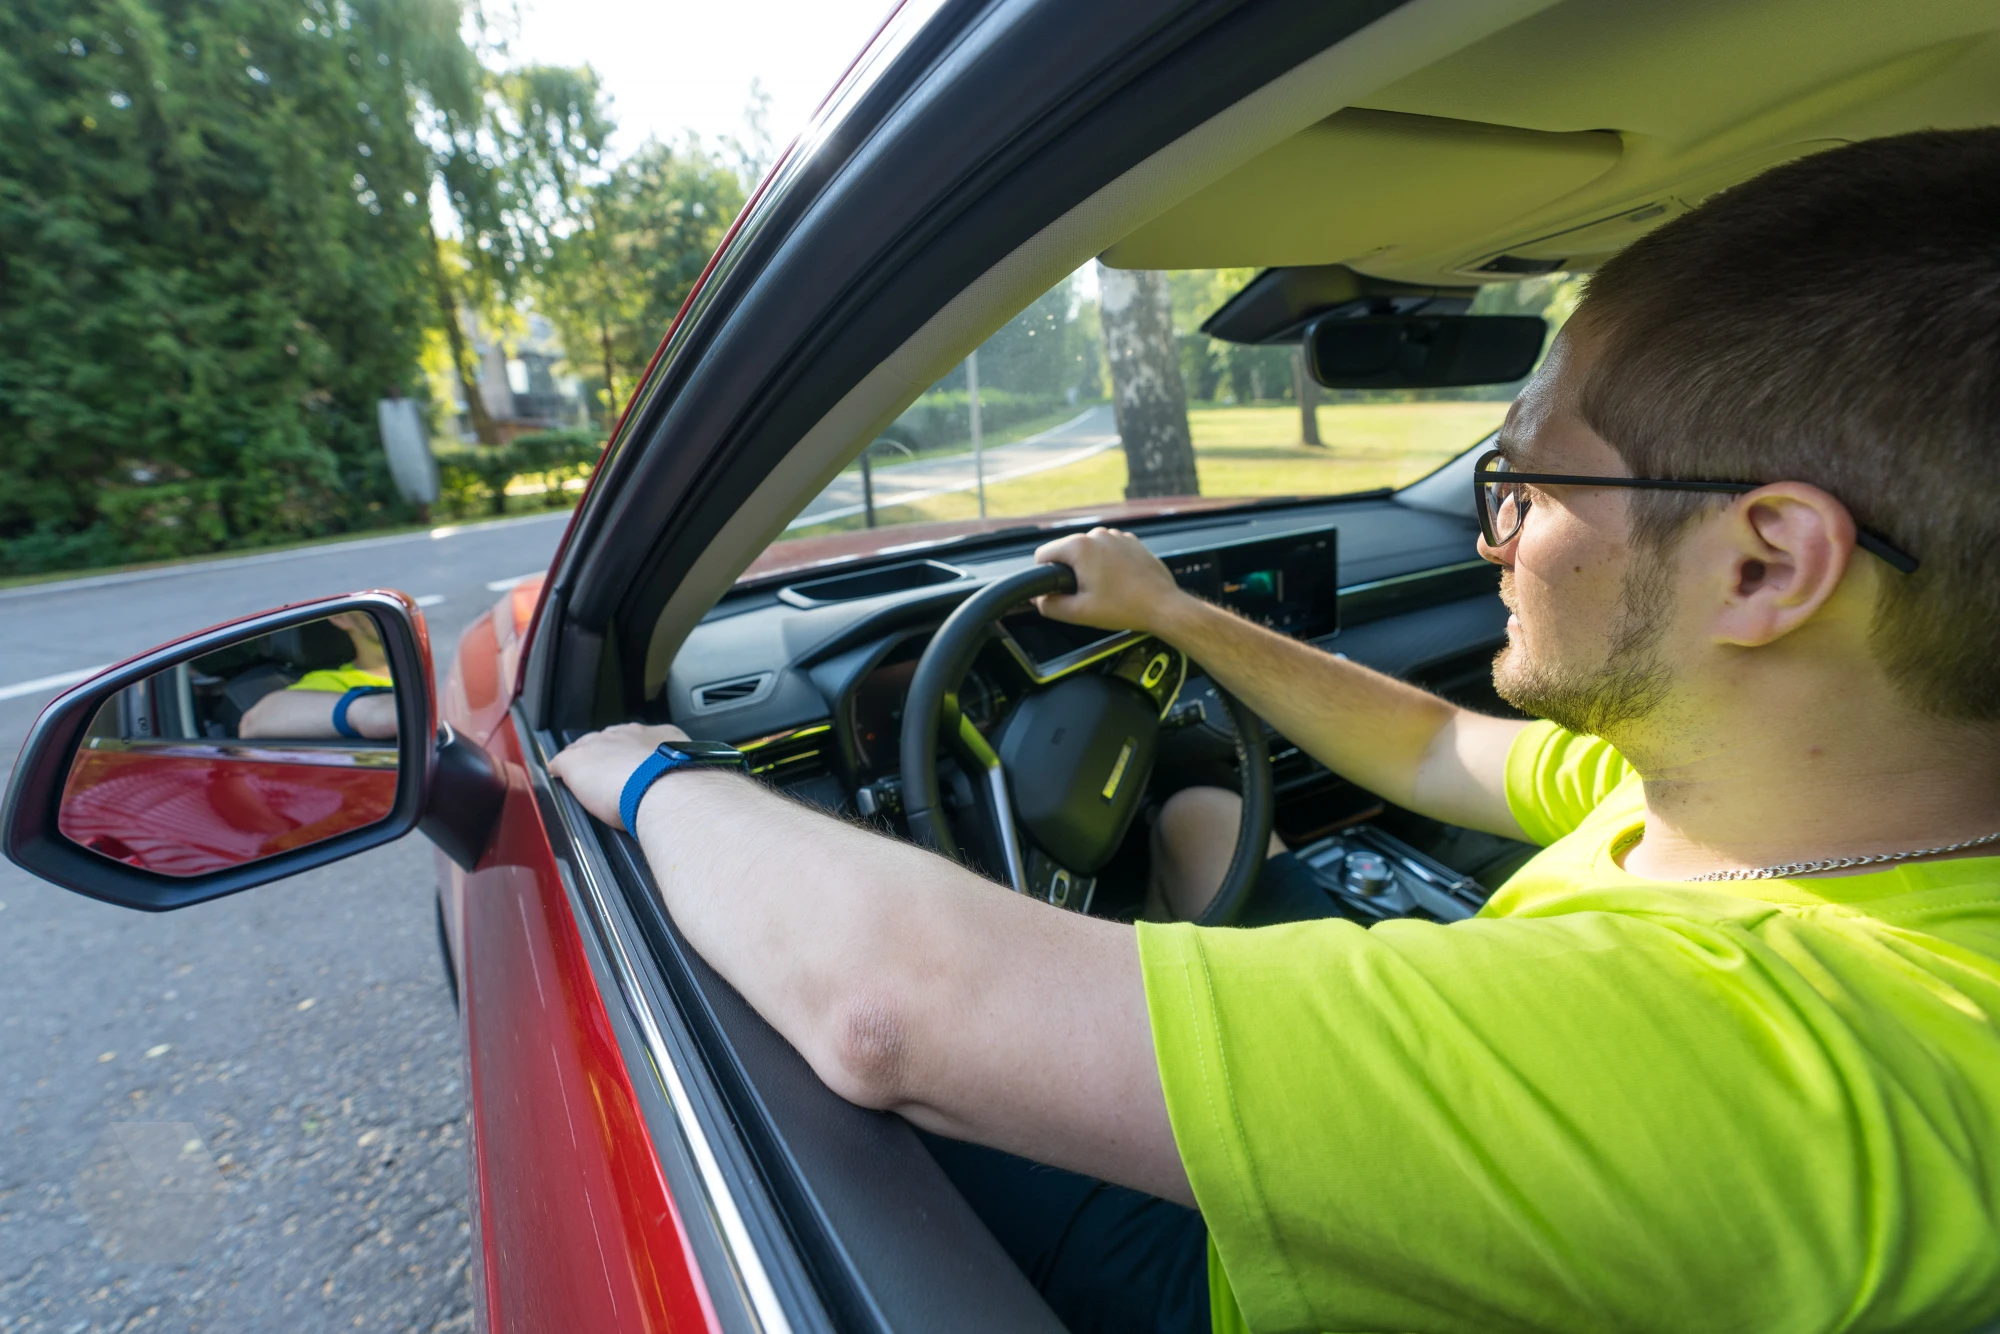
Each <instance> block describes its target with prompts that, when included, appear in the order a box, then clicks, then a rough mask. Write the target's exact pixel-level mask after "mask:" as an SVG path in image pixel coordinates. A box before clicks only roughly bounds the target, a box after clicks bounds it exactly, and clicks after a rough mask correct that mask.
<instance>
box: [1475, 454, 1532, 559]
mask: <svg viewBox="0 0 2000 1334" xmlns="http://www.w3.org/2000/svg"><path fill="white" fill-rule="evenodd" d="M1486 469H1487V471H1489V472H1505V471H1506V470H1507V460H1505V459H1494V460H1493V461H1492V462H1491V463H1489V464H1487V465H1486ZM1480 492H1481V496H1482V498H1483V499H1484V500H1485V502H1486V526H1487V529H1488V531H1487V535H1486V540H1487V542H1488V543H1490V544H1491V545H1493V546H1496V547H1504V546H1506V545H1507V544H1508V543H1509V542H1511V541H1513V540H1514V534H1516V533H1518V532H1520V531H1521V521H1522V520H1523V519H1525V518H1526V517H1527V513H1528V498H1527V497H1526V496H1524V495H1523V494H1521V484H1520V483H1519V482H1486V483H1483V484H1482V485H1481V487H1480Z"/></svg>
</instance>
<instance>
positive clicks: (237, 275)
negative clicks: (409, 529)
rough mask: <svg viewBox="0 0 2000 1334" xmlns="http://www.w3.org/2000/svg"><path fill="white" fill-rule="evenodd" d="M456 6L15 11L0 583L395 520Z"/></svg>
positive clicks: (4, 265) (10, 18)
mask: <svg viewBox="0 0 2000 1334" xmlns="http://www.w3.org/2000/svg"><path fill="white" fill-rule="evenodd" d="M457 22H458V9H457V6H456V4H455V3H451V0H349V2H348V3H345V4H341V5H338V6H333V5H328V4H323V3H319V0H13V3H10V4H8V5H6V6H4V7H0V480H4V483H5V484H4V486H0V571H4V572H9V573H13V572H29V571H36V570H44V569H51V568H61V567H64V566H71V565H78V564H86V563H89V564H98V563H106V562H110V561H116V560H131V559H144V558H154V557H171V556H179V555H186V554H189V553H193V552H199V551H207V550H214V549H218V548H222V547H228V546H240V545H249V544H255V543H263V542H272V541H278V540H283V539H288V538H299V537H307V536H313V535H316V534H320V533H325V532H330V531H337V530H341V529H346V528H351V527H356V526H361V525H366V524H370V523H379V522H384V521H387V520H389V519H392V518H395V517H400V513H401V511H400V506H399V502H397V500H396V499H395V494H394V491H393V488H392V487H391V485H390V482H389V478H388V473H387V469H386V466H385V464H384V462H383V457H382V451H381V447H380V444H379V441H378V438H377V432H376V424H375V406H374V405H375V401H376V400H377V399H378V398H380V397H381V396H382V395H383V394H384V393H386V392H387V391H388V390H389V389H390V388H391V387H392V386H397V385H400V384H403V383H406V382H409V381H411V379H412V376H413V371H414V367H415V361H416V354H417V350H418V347H419V344H420V341H421V337H422V330H423V326H424V323H425V319H426V310H425V306H424V302H423V290H424V289H423V265H424V258H425V245H426V218H425V209H424V197H425V191H426V189H427V185H428V179H427V170H426V155H425V152H424V149H423V146H422V145H421V144H419V143H418V142H417V140H416V138H415V135H414V134H413V132H412V128H411V122H412V116H413V102H412V96H413V94H412V91H411V89H412V85H413V81H414V80H415V78H416V71H417V70H418V69H419V68H420V67H422V66H425V65H426V63H427V62H428V63H429V64H431V65H434V64H435V63H436V62H435V61H434V60H433V58H432V55H433V53H434V51H435V48H436V46H437V44H438V43H439V41H440V40H441V37H440V34H443V36H444V37H448V38H449V40H450V41H454V42H455V41H456V40H457V38H456V28H457Z"/></svg>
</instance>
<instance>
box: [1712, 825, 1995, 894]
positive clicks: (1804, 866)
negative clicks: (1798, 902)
mask: <svg viewBox="0 0 2000 1334" xmlns="http://www.w3.org/2000/svg"><path fill="white" fill-rule="evenodd" d="M1988 843H2000V831H1996V832H1994V833H1991V834H1984V835H1981V836H1980V837H1978V838H1968V839H1966V840H1965V842H1963V843H1947V844H1945V845H1944V846H1943V847H1941V848H1918V849H1916V850H1915V851H1913V852H1879V853H1876V854H1875V855H1874V856H1872V857H1829V858H1827V859H1826V860H1825V861H1823V862H1783V863H1780V864H1779V865H1777V866H1760V867H1758V868H1757V869H1756V870H1754V871H1710V872H1709V873H1708V874H1707V875H1692V876H1689V877H1688V878H1687V882H1686V883H1689V884H1692V883H1694V882H1695V881H1698V880H1787V879H1790V878H1791V877H1792V876H1795V875H1814V874H1817V873H1818V872H1820V871H1841V870H1845V869H1846V868H1848V867H1850V866H1877V865H1880V864H1881V863H1883V862H1903V861H1908V860H1909V859H1910V858H1912V857H1934V856H1936V855H1937V854H1939V853H1941V852H1963V851H1964V850H1965V849H1967V848H1980V847H1984V846H1986V845H1987V844H1988Z"/></svg>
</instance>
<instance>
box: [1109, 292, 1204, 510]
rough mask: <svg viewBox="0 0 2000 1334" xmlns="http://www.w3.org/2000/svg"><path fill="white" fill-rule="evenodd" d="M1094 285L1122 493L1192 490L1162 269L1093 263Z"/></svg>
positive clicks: (1137, 495)
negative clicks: (1121, 462)
mask: <svg viewBox="0 0 2000 1334" xmlns="http://www.w3.org/2000/svg"><path fill="white" fill-rule="evenodd" d="M1097 288H1098V293H1099V307H1098V309H1099V312H1100V314H1101V316H1102V318H1103V324H1104V359H1105V360H1106V361H1108V362H1109V363H1110V364H1111V406H1112V411H1113V412H1114V413H1115V414H1116V415H1117V418H1118V435H1119V438H1120V439H1121V440H1123V441H1124V444H1125V498H1126V499H1127V500H1143V499H1147V498H1150V497H1153V496H1198V495H1200V494H1201V481H1200V479H1199V478H1198V477H1197V476H1196V475H1195V465H1194V440H1193V437H1191V436H1190V435H1189V434H1188V418H1187V387H1186V386H1185V385H1183V384H1182V383H1181V359H1180V350H1179V349H1178V348H1177V347H1175V345H1174V323H1173V313H1172V311H1171V310H1170V309H1169V307H1168V305H1167V279H1166V275H1165V274H1163V273H1159V272H1156V271H1153V270H1135V269H1112V268H1106V267H1105V266H1104V265H1103V264H1099V265H1098V266H1097Z"/></svg>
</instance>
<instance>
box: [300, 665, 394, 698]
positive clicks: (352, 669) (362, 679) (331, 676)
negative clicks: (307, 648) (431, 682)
mask: <svg viewBox="0 0 2000 1334" xmlns="http://www.w3.org/2000/svg"><path fill="white" fill-rule="evenodd" d="M395 684H396V683H395V682H394V681H391V680H390V679H389V678H388V677H386V676H383V675H381V674H380V673H378V672H364V671H362V670H361V669H360V668H359V667H356V666H355V665H354V664H353V663H351V662H350V663H348V664H347V665H346V666H345V667H322V668H321V669H319V670H318V671H314V672H307V673H306V674H305V675H304V676H301V677H300V678H299V679H298V680H296V681H294V682H292V683H291V684H290V685H288V686H286V687H285V689H287V690H326V691H331V692H332V693H334V694H337V695H344V694H346V693H347V692H348V691H350V690H353V689H354V688H355V687H357V686H392V687H393V686H394V685H395Z"/></svg>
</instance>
